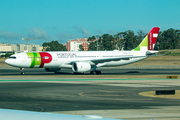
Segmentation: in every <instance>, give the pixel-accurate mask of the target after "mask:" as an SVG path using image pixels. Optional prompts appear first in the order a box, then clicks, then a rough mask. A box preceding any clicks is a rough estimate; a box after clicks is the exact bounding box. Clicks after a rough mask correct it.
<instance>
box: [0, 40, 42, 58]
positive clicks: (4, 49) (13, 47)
mask: <svg viewBox="0 0 180 120" xmlns="http://www.w3.org/2000/svg"><path fill="white" fill-rule="evenodd" d="M24 51H42V47H40V46H39V45H25V44H8V43H0V56H1V55H5V54H6V53H19V52H24Z"/></svg>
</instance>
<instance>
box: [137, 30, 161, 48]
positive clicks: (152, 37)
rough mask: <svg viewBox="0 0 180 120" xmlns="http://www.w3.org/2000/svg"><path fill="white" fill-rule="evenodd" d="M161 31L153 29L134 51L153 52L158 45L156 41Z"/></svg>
mask: <svg viewBox="0 0 180 120" xmlns="http://www.w3.org/2000/svg"><path fill="white" fill-rule="evenodd" d="M159 30H160V28H159V27H153V28H152V30H151V31H150V32H149V33H148V34H147V35H146V37H145V38H144V40H143V41H142V42H141V43H140V44H139V46H138V47H136V48H135V49H134V51H148V50H153V49H154V46H155V43H156V39H157V37H158V33H159Z"/></svg>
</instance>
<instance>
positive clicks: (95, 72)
mask: <svg viewBox="0 0 180 120" xmlns="http://www.w3.org/2000/svg"><path fill="white" fill-rule="evenodd" d="M96 68H97V67H96V66H94V67H93V70H92V71H91V72H90V74H92V75H95V74H96V75H100V74H101V71H98V70H96Z"/></svg>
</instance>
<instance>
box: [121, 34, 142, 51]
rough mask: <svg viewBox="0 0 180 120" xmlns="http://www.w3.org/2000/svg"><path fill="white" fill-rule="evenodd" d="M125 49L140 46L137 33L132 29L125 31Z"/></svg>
mask: <svg viewBox="0 0 180 120" xmlns="http://www.w3.org/2000/svg"><path fill="white" fill-rule="evenodd" d="M123 38H124V50H132V49H134V48H135V47H137V46H138V44H139V43H138V42H137V35H134V32H133V31H131V30H128V31H125V32H123Z"/></svg>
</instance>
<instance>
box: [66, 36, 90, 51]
mask: <svg viewBox="0 0 180 120" xmlns="http://www.w3.org/2000/svg"><path fill="white" fill-rule="evenodd" d="M87 40H88V39H87V38H79V39H76V40H70V41H68V42H67V50H68V51H79V45H82V46H83V48H84V51H87V50H88V44H89V43H88V41H87Z"/></svg>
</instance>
